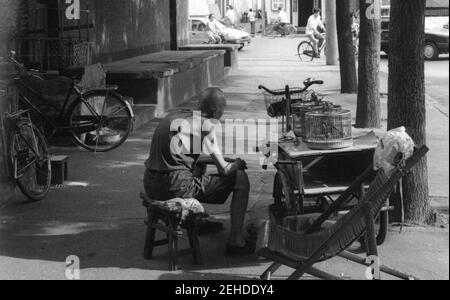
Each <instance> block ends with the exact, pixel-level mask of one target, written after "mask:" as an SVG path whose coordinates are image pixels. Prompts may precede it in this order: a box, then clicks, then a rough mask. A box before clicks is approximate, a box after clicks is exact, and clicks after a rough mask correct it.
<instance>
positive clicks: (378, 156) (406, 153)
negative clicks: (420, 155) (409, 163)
mask: <svg viewBox="0 0 450 300" xmlns="http://www.w3.org/2000/svg"><path fill="white" fill-rule="evenodd" d="M414 147H415V143H414V141H413V139H412V138H411V137H410V136H409V135H408V134H407V133H406V128H405V127H400V128H397V129H394V130H391V131H389V132H388V133H387V134H386V136H385V137H384V138H383V139H382V140H380V143H379V144H378V147H377V149H376V150H375V156H374V167H375V170H376V171H378V170H380V169H383V170H384V171H385V173H386V174H387V175H390V174H391V173H392V172H393V171H394V170H395V168H397V166H398V165H399V164H401V163H403V162H405V161H406V160H408V159H409V158H411V157H412V156H413V154H414Z"/></svg>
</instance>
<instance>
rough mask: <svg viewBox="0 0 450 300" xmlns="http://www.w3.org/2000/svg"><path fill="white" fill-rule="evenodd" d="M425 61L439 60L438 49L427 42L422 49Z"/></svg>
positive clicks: (433, 44)
mask: <svg viewBox="0 0 450 300" xmlns="http://www.w3.org/2000/svg"><path fill="white" fill-rule="evenodd" d="M424 55H425V59H426V60H436V59H438V58H439V49H438V47H437V46H436V44H435V43H433V42H427V43H426V45H425V48H424Z"/></svg>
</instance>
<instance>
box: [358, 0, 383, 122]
mask: <svg viewBox="0 0 450 300" xmlns="http://www.w3.org/2000/svg"><path fill="white" fill-rule="evenodd" d="M371 1H372V4H371V3H368V4H367V3H366V2H368V1H367V0H360V9H361V33H360V39H359V89H358V108H357V114H356V126H357V127H358V128H380V127H381V104H380V79H379V77H378V75H379V70H380V49H381V16H380V13H379V12H380V1H379V0H371Z"/></svg>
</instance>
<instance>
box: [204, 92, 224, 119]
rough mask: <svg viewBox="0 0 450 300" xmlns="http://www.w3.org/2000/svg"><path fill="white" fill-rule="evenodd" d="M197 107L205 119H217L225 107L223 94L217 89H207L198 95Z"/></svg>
mask: <svg viewBox="0 0 450 300" xmlns="http://www.w3.org/2000/svg"><path fill="white" fill-rule="evenodd" d="M198 106H199V107H198V108H199V109H200V111H201V112H202V114H203V115H204V116H206V117H207V118H211V119H214V118H215V119H219V118H221V117H222V114H223V112H224V111H225V108H226V107H227V101H226V99H225V94H224V93H223V91H222V90H221V89H219V88H208V89H206V90H205V91H204V92H202V93H201V94H200V95H199V103H198Z"/></svg>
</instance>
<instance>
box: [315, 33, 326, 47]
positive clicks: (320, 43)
mask: <svg viewBox="0 0 450 300" xmlns="http://www.w3.org/2000/svg"><path fill="white" fill-rule="evenodd" d="M316 38H317V39H318V41H319V43H318V46H317V47H318V49H321V48H322V46H323V43H324V42H325V38H324V37H323V35H320V34H318V35H317V36H316ZM317 51H318V50H317Z"/></svg>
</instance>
